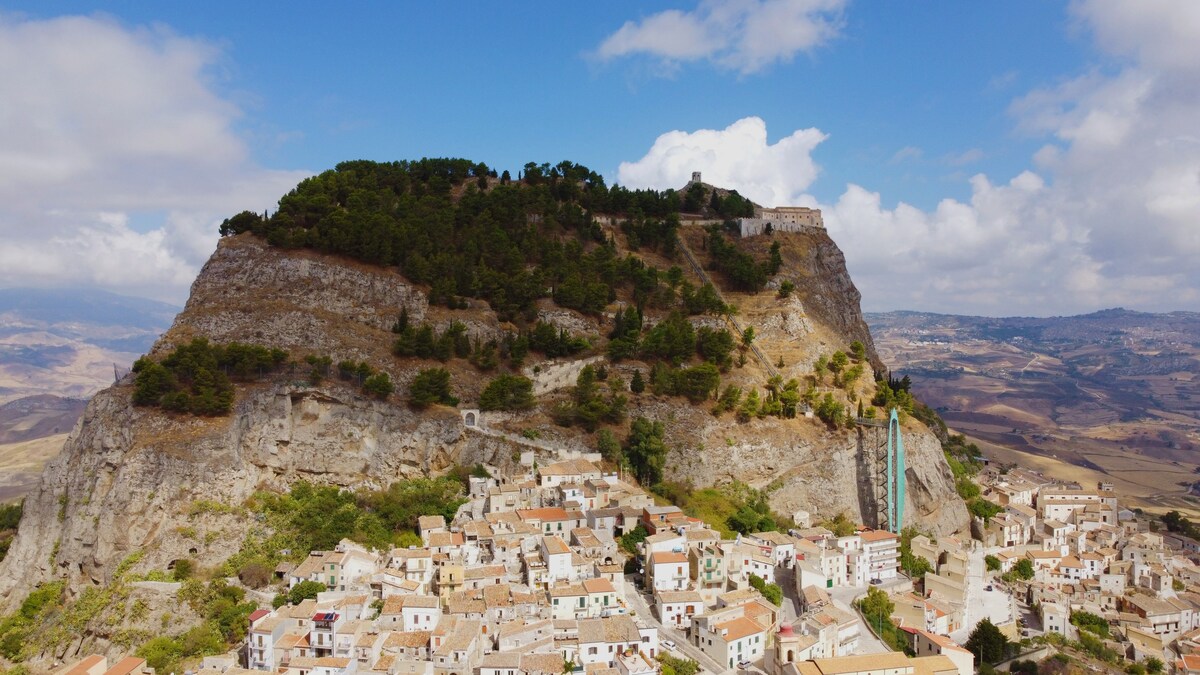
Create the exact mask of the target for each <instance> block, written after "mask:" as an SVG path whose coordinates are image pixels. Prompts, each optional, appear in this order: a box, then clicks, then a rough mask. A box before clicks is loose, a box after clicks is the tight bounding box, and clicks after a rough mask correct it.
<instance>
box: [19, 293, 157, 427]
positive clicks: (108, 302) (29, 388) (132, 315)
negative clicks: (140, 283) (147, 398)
mask: <svg viewBox="0 0 1200 675" xmlns="http://www.w3.org/2000/svg"><path fill="white" fill-rule="evenodd" d="M178 311H179V308H178V307H175V306H173V305H169V304H167V303H163V302H157V301H154V300H147V299H144V298H134V297H128V296H122V295H116V294H114V293H107V292H104V291H99V290H94V289H80V288H70V289H32V288H5V289H0V403H3V402H5V401H11V400H14V399H17V398H21V397H23V396H33V395H38V394H51V395H55V396H66V397H73V398H86V397H88V396H90V395H91V394H93V393H95V392H96V391H97V390H98V389H100V388H101V387H103V386H106V385H107V384H109V383H111V382H112V377H113V365H114V364H115V365H117V366H121V367H128V366H129V364H131V363H132V362H133V360H134V359H136V358H137V357H138V356H139V355H140V354H143V353H145V352H146V351H147V350H149V349H150V346H151V345H153V344H154V341H155V340H156V339H157V338H158V336H159V335H161V334H162V332H163V331H165V330H166V329H167V328H168V327H169V326H170V325H171V321H172V320H173V319H174V317H175V314H176V313H178Z"/></svg>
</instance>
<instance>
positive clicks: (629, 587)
mask: <svg viewBox="0 0 1200 675" xmlns="http://www.w3.org/2000/svg"><path fill="white" fill-rule="evenodd" d="M625 604H626V605H627V606H628V607H629V608H630V609H631V610H633V611H634V612H637V615H638V618H640V619H642V620H644V621H646V622H648V623H650V624H653V625H654V626H656V627H657V628H658V642H659V646H660V647H662V641H663V640H664V639H666V640H671V641H672V642H674V643H675V649H674V650H668V649H667V648H666V647H662V649H663V651H665V652H667V653H669V654H671V655H672V656H685V657H687V658H689V659H692V660H693V661H695V662H697V663H699V664H700V667H701V668H703V669H704V670H706V671H708V672H710V673H717V674H721V673H726V672H730V673H732V672H735V671H734V670H732V669H729V668H726V667H724V666H722V665H721V664H720V663H719V662H717V660H716V659H714V658H712V657H711V656H709V655H708V654H705V653H704V652H702V651H700V649H699V648H698V647H696V646H694V645H692V644H690V643H689V642H688V640H687V635H686V634H684V633H683V632H682V631H679V630H677V629H675V628H672V627H669V626H666V625H664V624H663V623H662V622H661V621H659V620H658V617H657V616H655V615H654V612H653V611H652V610H651V609H650V603H649V601H648V600H647V599H646V596H645V595H643V594H642V593H641V591H639V590H638V588H637V582H635V581H634V576H633V575H632V574H630V575H626V576H625Z"/></svg>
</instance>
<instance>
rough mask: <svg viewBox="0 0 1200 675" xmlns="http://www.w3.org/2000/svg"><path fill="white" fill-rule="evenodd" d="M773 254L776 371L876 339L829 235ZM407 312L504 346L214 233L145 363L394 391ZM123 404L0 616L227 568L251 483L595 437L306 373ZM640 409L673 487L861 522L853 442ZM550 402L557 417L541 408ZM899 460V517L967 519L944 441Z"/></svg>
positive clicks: (76, 472)
mask: <svg viewBox="0 0 1200 675" xmlns="http://www.w3.org/2000/svg"><path fill="white" fill-rule="evenodd" d="M780 241H782V242H784V244H785V246H784V253H785V255H784V257H785V272H784V274H785V276H786V277H787V278H792V279H794V280H795V283H796V285H797V287H798V289H799V290H798V292H797V293H796V294H795V295H794V296H793V297H792V298H790V299H788V300H787V301H779V300H775V299H774V294H771V293H762V294H759V295H758V296H754V297H741V298H737V299H736V302H737V303H738V304H739V306H740V307H741V308H742V314H741V316H742V317H743V321H745V322H747V323H749V324H751V325H755V326H756V327H757V328H756V329H757V330H759V331H760V335H761V337H760V346H761V347H762V348H763V349H764V351H765V352H767V354H768V355H770V357H771V358H772V359H774V358H775V357H776V356H777V355H778V356H779V357H780V358H782V359H784V360H785V361H786V365H785V367H784V368H782V369H781V370H782V371H783V373H784V375H785V377H801V376H803V375H804V374H805V373H806V372H808V369H809V368H810V365H811V362H812V360H814V359H815V358H816V356H817V355H818V354H821V353H825V354H828V353H831V352H832V351H833V350H834V349H844V348H845V347H846V345H848V344H849V342H850V341H851V340H855V339H858V340H863V341H864V342H865V343H866V344H867V345H870V344H871V343H870V335H869V333H868V332H867V329H866V326H865V324H863V323H862V317H861V314H860V313H859V310H858V293H857V291H856V290H855V289H854V287H853V284H852V283H851V282H850V279H849V276H848V275H847V274H846V270H845V266H844V264H843V261H842V258H841V254H840V252H839V251H837V249H836V246H834V245H833V243H832V242H831V241H829V240H828V237H827V236H825V235H823V234H821V235H819V236H817V235H812V236H810V235H800V234H789V235H787V236H786V237H783V238H781V239H780ZM754 245H758V244H757V243H755V244H754ZM479 304H481V303H479ZM401 307H405V308H407V310H408V312H409V316H410V318H411V319H412V320H413V321H421V320H429V321H432V322H434V323H443V324H444V323H446V322H448V321H449V320H450V319H451V318H453V319H455V320H461V321H463V322H464V323H466V324H467V325H468V327H469V330H470V332H471V333H472V334H473V335H475V336H480V337H487V336H498V335H499V334H500V333H501V331H502V330H503V329H504V328H505V326H503V325H501V324H500V323H499V322H498V321H497V320H496V317H495V315H494V314H492V313H491V312H490V311H489V310H487V308H486V307H485V306H478V304H476V305H474V306H472V307H471V308H469V309H467V310H459V311H456V312H452V313H451V312H449V311H448V310H444V309H441V308H436V307H430V306H429V305H428V302H427V300H426V295H425V293H424V291H423V289H421V288H419V287H416V286H414V285H412V284H410V283H408V282H407V281H406V280H405V279H404V278H403V277H400V276H399V275H397V274H395V273H394V272H391V271H388V270H384V269H380V268H376V267H370V266H366V265H362V264H359V263H355V262H352V261H347V260H343V259H338V258H334V257H330V256H322V255H319V254H315V253H311V252H302V251H284V250H279V249H273V248H269V247H267V246H266V245H265V244H263V243H262V242H261V241H259V240H256V239H253V238H251V237H250V236H249V235H240V236H237V237H231V238H226V239H224V240H222V242H221V243H220V245H219V246H218V249H217V251H216V253H214V255H213V257H212V259H211V260H210V261H209V262H208V264H206V265H205V267H204V269H203V270H202V271H201V273H200V276H199V277H198V278H197V280H196V282H195V284H194V285H193V287H192V295H191V298H190V299H189V301H188V303H187V306H186V308H185V309H184V311H183V312H182V313H181V314H180V315H179V317H177V319H176V321H175V324H174V326H173V327H172V328H171V329H170V331H168V332H167V334H165V335H164V336H163V338H162V339H161V340H160V341H159V342H158V344H157V345H156V346H155V349H154V352H156V353H162V352H165V351H166V350H168V349H169V348H170V347H172V346H173V345H176V344H179V343H182V342H184V341H187V340H189V339H191V338H192V337H196V336H203V337H207V338H209V339H210V340H212V341H214V342H228V341H232V340H240V341H246V342H254V343H259V344H265V345H269V346H276V347H282V348H286V349H288V350H289V351H290V352H291V355H292V357H293V358H294V359H302V358H303V356H305V355H307V354H310V353H312V354H320V355H328V356H330V357H332V359H333V361H334V362H335V363H336V362H337V361H339V360H342V359H355V360H365V361H368V362H369V363H372V364H373V365H375V366H376V367H378V368H382V369H384V370H387V371H388V372H389V373H390V374H391V375H392V378H393V380H394V381H396V383H397V391H399V392H403V391H404V390H405V384H406V383H407V382H408V381H410V380H411V378H412V377H413V376H414V375H415V373H416V371H417V370H419V369H420V368H421V367H429V365H430V364H428V363H423V362H417V361H408V362H405V361H399V360H397V359H395V357H393V356H392V355H391V354H390V351H389V347H390V344H391V341H392V337H393V336H392V334H391V333H390V331H389V328H390V326H391V324H392V322H393V321H394V320H395V317H396V315H397V314H398V312H399V310H400V308H401ZM544 314H546V318H547V319H550V320H552V321H553V322H554V323H556V324H561V325H570V326H571V329H572V330H575V331H577V332H585V333H591V334H594V335H602V334H605V333H607V332H608V330H609V326H608V325H606V323H607V322H606V321H603V320H602V321H598V320H595V319H592V318H589V317H583V316H581V315H578V314H575V313H573V312H568V311H565V310H560V309H558V308H555V307H553V306H552V305H549V306H548V307H547V308H546V310H545V312H544ZM872 353H873V352H872ZM635 366H637V364H624V365H622V366H621V368H622V369H625V370H629V369H631V368H632V367H635ZM448 367H450V368H451V369H452V370H453V371H454V372H455V378H454V382H455V385H454V386H455V393H456V395H458V396H459V397H460V398H461V399H462V400H463V404H462V407H464V408H466V407H472V405H473V404H472V402H473V401H475V400H477V397H478V393H479V391H480V388H481V386H482V384H481V380H485V379H486V378H482V377H480V376H479V375H478V373H476V372H475V371H474V370H473V369H472V368H471V367H470V366H469V365H467V364H466V363H465V362H463V361H453V362H451V364H450V365H449V366H448ZM641 367H642V369H643V372H645V365H644V364H643V365H641ZM559 370H562V371H563V372H567V371H571V366H570V365H569V364H568V365H565V366H563V365H559V366H556V369H547V371H546V377H542V378H539V383H540V384H542V385H544V386H540V387H539V396H540V397H541V396H542V394H545V395H546V396H547V397H553V396H554V395H555V392H554V391H552V390H553V389H554V388H555V387H561V386H563V385H564V384H566V385H569V384H571V383H572V382H569V381H568V380H570V378H569V377H568V378H561V377H551V375H553V374H554V373H557V372H559ZM571 372H573V371H571ZM627 374H628V373H627ZM726 379H727V381H728V382H734V383H738V384H741V385H743V386H759V387H761V386H762V383H763V381H764V379H765V378H764V377H763V373H762V372H761V370H759V369H758V367H757V366H756V365H755V364H753V363H751V364H748V365H747V367H745V368H741V369H735V371H734V372H731V373H730V374H729V375H728V376H727V378H726ZM866 379H869V378H866ZM560 380H561V382H560ZM545 383H549V384H545ZM863 386H864V387H869V386H870V385H869V383H866V384H864V385H863ZM543 390H544V391H543ZM131 391H132V382H131V381H129V380H128V379H127V380H126V381H125V382H122V383H120V384H118V385H116V386H113V387H110V388H109V389H107V390H105V391H103V392H101V393H100V394H98V395H97V396H96V397H95V398H94V399H93V400H92V401H91V403H90V404H89V405H88V408H87V410H86V412H85V413H84V416H83V418H82V419H81V420H80V422H79V423H78V424H77V426H76V427H75V430H74V432H73V433H72V434H71V437H70V439H69V441H68V442H67V444H66V447H65V448H64V450H63V452H62V454H61V455H60V456H59V457H58V458H57V459H55V460H54V461H53V462H51V463H50V464H49V465H48V466H47V467H46V470H45V472H44V473H43V475H42V478H41V482H40V484H39V486H38V488H37V489H36V491H35V492H34V493H33V494H31V495H30V496H29V498H28V500H27V502H26V507H25V516H24V518H23V520H22V522H21V526H20V531H19V533H18V536H17V538H16V540H15V542H14V544H13V546H12V548H11V550H10V552H9V554H8V557H7V558H6V559H5V560H4V562H3V563H0V593H2V594H4V596H5V597H6V598H7V600H6V602H7V604H8V605H9V606H10V607H11V606H12V605H13V604H14V603H15V602H17V601H19V600H20V599H21V598H22V597H24V595H25V594H26V593H27V592H28V591H29V590H30V589H31V588H32V587H33V585H35V584H36V583H38V582H40V581H44V580H47V579H51V578H66V579H67V580H68V581H69V582H70V585H71V587H72V588H75V589H79V588H82V587H85V586H88V585H91V584H99V583H104V582H106V581H107V580H108V579H109V578H110V576H111V574H112V572H113V569H114V568H115V566H116V565H117V563H118V562H119V561H121V560H122V559H123V558H125V557H126V556H127V555H128V554H130V553H131V552H133V551H137V550H140V551H143V552H144V553H145V556H144V558H143V559H142V562H141V563H140V567H141V568H145V569H164V568H165V567H166V566H167V565H168V564H169V563H170V562H171V561H172V560H176V559H180V558H193V559H195V560H196V561H197V562H199V563H200V564H201V565H215V564H218V563H220V562H221V561H222V560H224V559H225V558H226V557H228V556H229V555H230V554H231V553H233V552H234V551H236V550H237V547H238V546H239V544H240V543H241V541H242V540H243V539H244V537H245V534H246V532H247V529H248V528H249V527H251V526H252V525H253V523H252V522H251V519H249V518H248V517H246V516H245V515H243V514H242V513H241V512H240V510H239V508H238V507H239V506H240V505H241V504H242V503H243V502H244V501H245V500H246V498H247V497H249V496H250V495H251V494H252V493H253V492H254V491H255V490H258V489H274V490H282V489H286V487H287V486H288V485H290V484H291V483H293V482H295V481H296V480H299V479H301V478H304V479H308V480H312V481H316V482H321V483H330V484H337V485H343V486H360V485H367V486H384V485H386V484H388V483H390V482H392V481H394V480H396V479H398V478H402V477H407V476H413V475H417V474H427V473H439V472H443V471H445V470H446V469H447V468H449V467H450V466H451V465H453V464H455V463H465V464H473V463H477V462H482V463H486V464H489V465H492V466H494V467H498V468H500V469H502V470H503V469H506V468H511V466H512V464H513V458H514V456H516V455H518V454H519V452H521V451H529V450H531V449H532V450H535V451H541V452H543V453H544V448H545V447H547V446H548V445H560V446H562V447H566V448H570V449H574V450H578V449H583V448H586V447H594V441H593V440H592V439H591V437H590V436H587V435H585V434H583V433H582V432H581V431H578V430H573V429H560V428H557V427H554V426H553V425H551V424H550V423H549V421H548V417H547V415H546V414H545V412H543V411H540V410H535V411H532V412H530V413H523V414H521V415H504V416H499V415H497V416H494V417H492V418H490V421H489V424H492V425H494V427H495V428H493V429H492V430H490V431H489V432H484V431H479V430H476V429H468V428H466V427H465V426H464V424H463V422H462V419H461V418H460V416H459V413H458V412H457V411H455V410H452V409H449V408H435V409H432V410H427V411H424V412H421V413H417V412H414V411H412V410H410V409H409V408H408V407H407V406H405V405H404V404H403V402H402V398H403V397H402V396H399V395H398V396H395V397H393V400H392V401H389V402H380V401H376V400H373V399H370V398H367V397H365V396H363V395H362V394H361V393H360V392H359V391H358V389H357V388H356V387H351V386H347V385H344V384H342V383H339V382H336V381H330V382H327V383H326V384H323V385H321V386H310V385H309V384H308V383H307V382H306V381H305V372H304V370H303V369H297V370H295V371H293V372H285V373H282V374H279V375H278V376H276V377H274V378H272V379H270V380H267V381H264V382H259V383H255V384H251V385H239V387H238V395H237V400H236V403H235V409H234V412H233V414H231V415H230V416H228V417H223V418H215V419H200V418H194V417H186V416H182V417H181V416H173V415H167V414H165V413H163V412H161V411H158V410H154V409H146V408H135V407H133V406H132V404H131V402H130V396H131ZM557 393H558V394H560V395H561V394H562V393H563V392H562V390H561V389H559V391H558V392H557ZM862 393H863V394H864V395H865V394H866V393H868V392H867V391H866V390H865V389H864V390H863V391H862ZM632 399H633V400H631V403H630V415H631V416H634V415H639V414H641V415H646V416H649V417H654V418H657V419H661V420H663V421H664V422H665V423H666V424H667V428H668V439H667V440H668V444H669V445H670V446H671V447H672V455H671V457H670V460H669V461H668V465H669V468H668V474H669V476H671V477H673V478H677V479H681V480H690V481H693V482H694V483H695V484H697V485H708V484H713V483H719V482H724V481H727V480H740V481H744V482H747V483H749V484H751V485H754V486H756V487H768V486H769V487H771V488H772V492H771V499H772V501H773V504H774V505H775V507H776V508H777V509H778V510H780V511H783V512H790V511H793V510H796V509H799V508H803V509H806V510H809V511H811V512H813V514H814V515H816V516H832V515H834V514H836V513H837V512H845V513H847V515H849V516H851V517H856V518H861V519H864V520H867V522H871V521H872V519H873V515H874V514H873V510H872V509H873V508H874V506H873V497H871V496H870V494H871V493H870V492H869V489H870V486H871V482H870V477H869V474H870V471H871V466H870V465H869V462H867V461H865V460H864V457H866V456H867V453H865V452H864V451H863V449H862V448H861V447H860V441H859V439H858V438H857V437H856V435H855V434H854V433H852V432H837V433H834V432H829V431H827V430H826V428H825V427H824V425H822V424H821V423H819V422H817V421H815V420H805V419H796V420H773V419H772V420H759V421H754V422H751V423H749V424H744V425H741V424H738V423H737V422H736V421H735V420H734V419H733V418H732V416H731V415H725V416H723V417H721V418H716V417H713V416H712V415H711V414H709V412H708V406H699V407H696V406H689V405H687V404H686V402H684V401H683V400H682V399H667V398H658V397H654V396H652V395H650V394H648V393H647V394H645V395H642V396H637V397H632ZM542 400H543V407H544V408H548V407H549V405H550V400H552V398H543V399H542ZM530 427H533V428H538V429H539V430H541V432H542V436H541V440H540V441H539V443H537V444H531V443H526V444H522V442H521V439H520V438H519V435H518V433H517V432H519V431H520V430H521V429H525V428H530ZM908 447H909V458H910V466H909V473H908V480H909V486H910V489H909V499H910V501H909V513H910V514H911V516H910V521H911V522H916V523H919V524H920V525H922V526H923V527H924V528H925V529H928V530H931V531H933V532H935V533H939V534H941V533H946V532H950V531H954V530H957V529H961V528H963V527H965V526H966V524H967V517H966V511H965V509H964V508H963V506H962V504H961V502H960V501H959V500H958V499H957V498H956V497H955V495H954V487H953V481H952V479H951V476H950V473H949V469H948V468H947V467H946V465H945V462H944V461H943V459H942V454H941V450H940V448H939V446H938V444H937V442H936V440H935V439H934V438H933V437H932V435H930V434H929V433H928V431H927V430H925V429H924V428H923V427H921V426H920V425H919V424H917V423H915V422H914V423H912V425H911V430H910V436H909V440H908Z"/></svg>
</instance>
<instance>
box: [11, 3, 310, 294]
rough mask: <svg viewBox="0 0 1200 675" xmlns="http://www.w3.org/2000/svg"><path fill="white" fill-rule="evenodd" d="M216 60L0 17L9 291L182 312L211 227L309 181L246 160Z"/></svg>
mask: <svg viewBox="0 0 1200 675" xmlns="http://www.w3.org/2000/svg"><path fill="white" fill-rule="evenodd" d="M220 58H221V53H220V51H219V50H218V49H216V48H215V47H214V46H213V45H211V44H209V43H206V42H204V41H200V40H195V39H191V38H187V37H182V36H179V35H176V34H174V33H172V32H171V31H169V30H167V29H165V28H162V27H153V28H130V27H126V26H123V25H121V24H119V23H117V22H115V21H112V20H108V19H105V18H97V17H64V18H58V19H51V20H21V19H15V18H13V17H7V16H2V15H0V91H3V92H4V103H3V104H2V105H0V237H2V238H3V240H4V246H3V249H2V250H0V285H7V286H17V285H27V284H95V285H100V286H104V287H108V288H112V289H114V290H118V291H124V292H132V293H138V294H144V295H151V296H154V297H159V298H163V299H170V300H176V301H178V300H181V299H182V297H183V296H184V295H185V294H186V292H187V287H188V284H189V283H190V282H191V280H192V278H194V276H195V274H196V272H197V270H198V269H199V266H200V264H202V263H203V261H204V259H205V258H206V257H207V255H208V254H209V253H210V252H211V251H212V248H213V245H214V244H215V242H216V231H215V230H216V228H215V223H216V222H219V220H220V219H221V218H223V217H225V216H228V215H229V214H231V213H234V212H236V211H239V210H242V209H244V208H251V209H255V210H257V209H262V208H265V207H268V206H270V205H272V204H273V203H274V202H275V200H276V199H278V197H279V195H280V194H282V193H284V192H285V191H286V190H287V189H289V188H290V187H291V186H293V185H295V183H296V182H297V181H298V180H299V179H300V178H302V177H303V176H304V175H306V174H303V173H300V172H291V171H270V170H266V169H263V168H261V167H259V166H257V165H255V164H254V163H253V162H252V161H251V160H250V158H249V156H248V151H247V148H246V146H245V143H244V142H243V140H242V139H241V138H240V137H239V136H238V134H237V133H236V131H235V129H234V125H235V124H236V122H237V120H238V118H239V116H240V111H239V110H238V108H237V107H236V106H234V105H233V104H231V103H230V102H229V101H227V100H225V99H223V98H222V97H221V96H220V95H218V94H217V93H216V92H215V91H214V89H213V86H212V82H211V77H212V74H213V70H214V67H215V66H216V65H219V62H220Z"/></svg>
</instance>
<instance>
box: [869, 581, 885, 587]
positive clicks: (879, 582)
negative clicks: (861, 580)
mask: <svg viewBox="0 0 1200 675" xmlns="http://www.w3.org/2000/svg"><path fill="white" fill-rule="evenodd" d="M871 583H872V584H874V585H876V586H878V585H879V584H882V583H883V579H872V580H871Z"/></svg>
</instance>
